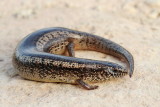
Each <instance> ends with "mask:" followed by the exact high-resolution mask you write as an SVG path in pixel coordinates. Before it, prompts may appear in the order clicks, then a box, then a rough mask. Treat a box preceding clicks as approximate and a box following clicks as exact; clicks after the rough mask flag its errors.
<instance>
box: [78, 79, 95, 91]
mask: <svg viewBox="0 0 160 107" xmlns="http://www.w3.org/2000/svg"><path fill="white" fill-rule="evenodd" d="M76 83H77V84H78V85H80V86H81V87H83V88H84V89H87V90H94V89H97V88H98V86H97V85H94V86H92V85H89V84H87V83H85V82H84V81H83V80H81V79H77V80H76Z"/></svg>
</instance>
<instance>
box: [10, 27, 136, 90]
mask: <svg viewBox="0 0 160 107" xmlns="http://www.w3.org/2000/svg"><path fill="white" fill-rule="evenodd" d="M74 50H92V51H98V52H102V53H105V54H110V55H112V56H115V57H118V58H120V59H124V60H125V62H126V64H127V65H128V68H129V70H127V69H125V68H124V67H122V66H120V65H118V64H115V63H111V62H106V61H98V60H91V59H82V58H75V57H74ZM67 53H68V55H69V56H64V54H67ZM13 65H14V67H15V69H16V70H17V71H18V74H19V75H20V76H21V77H23V78H26V79H29V80H35V81H42V82H64V83H71V84H79V85H81V86H82V87H84V88H86V89H96V88H97V87H98V86H90V85H88V84H87V83H91V82H101V81H105V80H108V79H109V78H111V77H121V76H124V75H125V74H127V73H129V76H130V77H131V76H132V74H133V70H134V60H133V57H132V55H131V54H130V53H129V52H128V51H127V50H126V49H124V48H123V47H121V46H120V45H118V44H116V43H114V42H112V41H110V40H108V39H104V38H102V37H99V36H96V35H92V34H89V33H85V32H80V31H75V30H71V29H67V28H60V27H57V28H46V29H41V30H38V31H36V32H33V33H31V34H29V35H28V36H27V37H25V38H24V39H23V40H22V41H21V42H20V43H19V44H18V46H17V48H16V50H15V52H14V54H13Z"/></svg>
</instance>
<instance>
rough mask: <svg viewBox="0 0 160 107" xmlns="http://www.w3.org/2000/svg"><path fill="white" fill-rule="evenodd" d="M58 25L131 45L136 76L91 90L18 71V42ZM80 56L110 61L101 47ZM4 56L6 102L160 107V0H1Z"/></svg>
mask: <svg viewBox="0 0 160 107" xmlns="http://www.w3.org/2000/svg"><path fill="white" fill-rule="evenodd" d="M57 26H60V27H67V28H71V29H76V30H80V31H85V32H89V33H94V34H97V35H100V36H103V37H105V38H108V39H110V40H112V41H114V42H116V43H118V44H120V45H122V46H123V47H125V48H126V49H127V50H129V51H130V52H131V53H132V54H133V56H134V59H135V71H134V75H133V77H132V78H129V77H128V76H125V77H123V78H120V79H116V80H111V81H107V82H105V83H98V84H97V85H99V86H100V87H99V89H97V90H93V91H86V90H84V89H81V88H79V87H77V86H74V85H70V84H56V83H40V82H34V81H27V80H24V79H22V78H20V77H19V76H13V75H14V69H13V67H12V62H11V58H12V53H13V51H14V48H15V47H16V45H17V43H18V42H19V41H20V40H21V39H22V38H23V37H25V36H26V35H27V34H29V33H31V32H33V31H35V30H38V29H41V28H46V27H57ZM76 56H77V57H85V58H93V59H100V60H109V58H108V56H106V55H103V54H99V53H96V52H82V51H81V52H76ZM91 56H92V57H91ZM0 60H3V61H0V106H1V107H2V106H3V107H15V106H20V107H21V106H27V107H29V106H38V107H41V106H42V107H45V106H46V107H50V106H52V107H160V0H34V2H33V1H32V0H1V2H0ZM110 60H111V61H112V59H110Z"/></svg>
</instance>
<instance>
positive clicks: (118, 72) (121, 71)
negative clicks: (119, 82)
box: [108, 67, 128, 78]
mask: <svg viewBox="0 0 160 107" xmlns="http://www.w3.org/2000/svg"><path fill="white" fill-rule="evenodd" d="M108 71H109V74H110V76H111V77H113V78H118V77H122V76H124V75H126V74H127V73H128V71H127V70H126V69H125V68H124V67H117V68H112V69H108Z"/></svg>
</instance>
